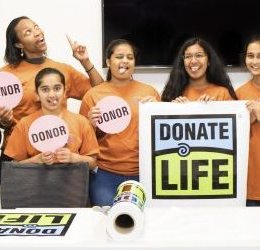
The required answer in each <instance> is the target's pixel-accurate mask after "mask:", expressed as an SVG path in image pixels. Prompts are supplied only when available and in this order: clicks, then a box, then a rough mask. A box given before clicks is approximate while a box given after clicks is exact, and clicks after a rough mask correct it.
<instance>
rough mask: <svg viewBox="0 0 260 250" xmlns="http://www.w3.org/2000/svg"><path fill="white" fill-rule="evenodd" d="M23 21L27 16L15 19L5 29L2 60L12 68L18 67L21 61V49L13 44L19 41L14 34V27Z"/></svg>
mask: <svg viewBox="0 0 260 250" xmlns="http://www.w3.org/2000/svg"><path fill="white" fill-rule="evenodd" d="M23 19H29V18H28V17H27V16H20V17H17V18H15V19H13V20H12V21H11V22H10V23H9V25H8V27H7V29H6V48H5V56H4V59H5V61H6V62H7V63H9V64H11V65H13V66H17V65H19V64H20V62H21V61H22V60H23V56H22V55H21V49H19V48H17V47H16V46H15V44H16V43H18V42H19V39H18V37H17V34H16V32H15V27H16V26H17V24H18V23H19V22H20V21H21V20H23Z"/></svg>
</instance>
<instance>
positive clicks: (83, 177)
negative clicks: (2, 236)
mask: <svg viewBox="0 0 260 250" xmlns="http://www.w3.org/2000/svg"><path fill="white" fill-rule="evenodd" d="M1 179H2V183H1V206H2V208H26V207H27V208H28V207H31V208H38V207H46V208H51V207H86V205H87V201H88V185H89V167H88V164H87V163H69V164H53V165H46V164H22V163H19V162H2V177H1Z"/></svg>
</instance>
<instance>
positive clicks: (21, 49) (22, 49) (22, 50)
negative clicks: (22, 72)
mask: <svg viewBox="0 0 260 250" xmlns="http://www.w3.org/2000/svg"><path fill="white" fill-rule="evenodd" d="M20 55H21V57H23V55H24V54H23V49H21V53H20Z"/></svg>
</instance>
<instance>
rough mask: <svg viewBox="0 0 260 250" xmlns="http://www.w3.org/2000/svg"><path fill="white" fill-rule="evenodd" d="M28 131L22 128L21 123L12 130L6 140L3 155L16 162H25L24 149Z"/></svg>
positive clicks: (25, 152)
mask: <svg viewBox="0 0 260 250" xmlns="http://www.w3.org/2000/svg"><path fill="white" fill-rule="evenodd" d="M27 136H28V131H26V129H25V127H24V126H23V122H19V123H18V124H17V125H16V126H15V127H14V129H13V131H12V133H11V135H10V137H9V138H8V141H7V145H6V148H5V151H4V154H5V155H7V156H9V157H11V158H13V159H14V160H16V161H21V160H25V159H27V158H28V155H27V148H26V138H27Z"/></svg>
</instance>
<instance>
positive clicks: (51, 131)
mask: <svg viewBox="0 0 260 250" xmlns="http://www.w3.org/2000/svg"><path fill="white" fill-rule="evenodd" d="M28 136H29V141H30V143H31V144H32V146H33V147H34V148H36V149H37V150H39V151H40V152H48V151H51V152H55V151H56V150H57V149H58V148H61V147H63V146H64V145H65V144H66V143H67V142H68V138H69V129H68V127H67V124H66V123H65V121H64V120H62V119H61V118H59V117H58V116H55V115H44V116H41V117H39V118H38V119H36V120H35V121H34V122H33V123H32V124H31V126H30V128H29V133H28Z"/></svg>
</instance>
